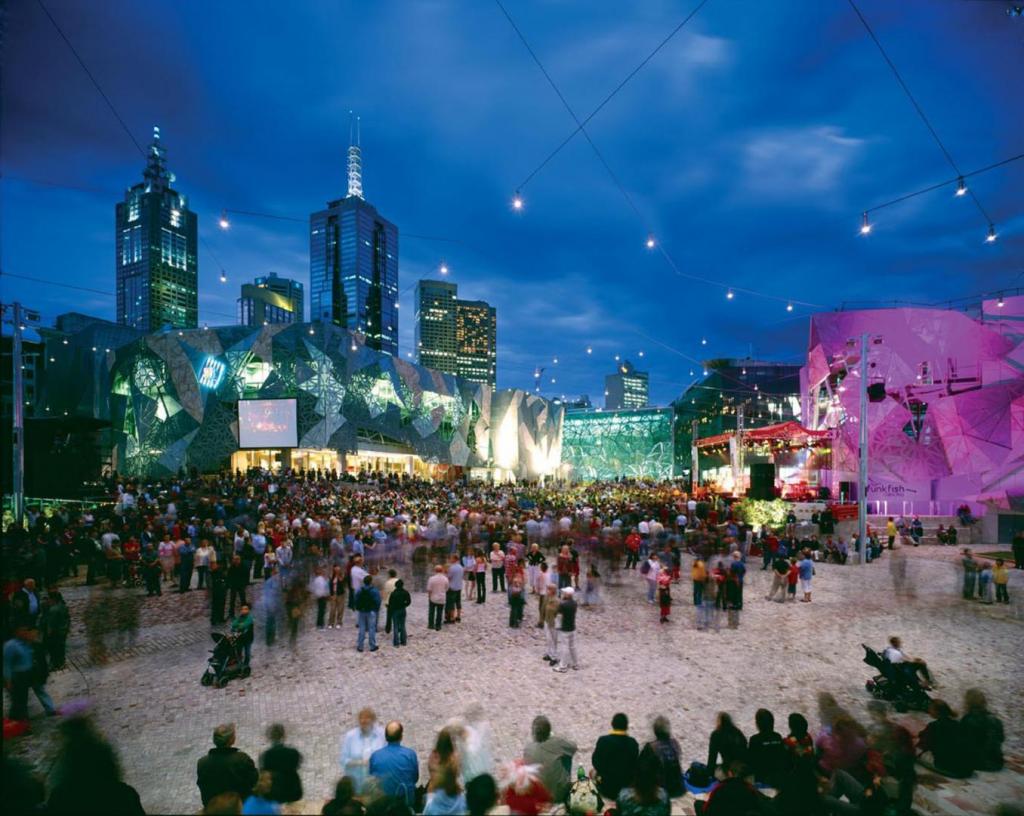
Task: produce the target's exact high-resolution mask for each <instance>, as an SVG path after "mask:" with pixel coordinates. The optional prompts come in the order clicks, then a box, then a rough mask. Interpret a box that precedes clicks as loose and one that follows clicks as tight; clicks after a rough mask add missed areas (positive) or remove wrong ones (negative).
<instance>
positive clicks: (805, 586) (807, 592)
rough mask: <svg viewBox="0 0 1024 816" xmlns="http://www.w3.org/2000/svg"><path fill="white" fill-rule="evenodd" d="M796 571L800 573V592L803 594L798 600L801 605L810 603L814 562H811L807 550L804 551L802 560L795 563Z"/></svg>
mask: <svg viewBox="0 0 1024 816" xmlns="http://www.w3.org/2000/svg"><path fill="white" fill-rule="evenodd" d="M797 569H798V570H799V571H800V591H801V592H803V593H804V597H803V598H801V599H800V600H801V601H802V602H803V603H810V602H811V578H812V577H813V576H814V562H813V561H812V560H811V553H810V551H809V550H804V552H803V558H801V559H800V561H799V563H797Z"/></svg>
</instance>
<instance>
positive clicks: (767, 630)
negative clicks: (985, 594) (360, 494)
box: [8, 547, 1024, 814]
mask: <svg viewBox="0 0 1024 816" xmlns="http://www.w3.org/2000/svg"><path fill="white" fill-rule="evenodd" d="M954 555H955V552H953V551H952V550H951V549H946V548H938V547H922V548H921V549H919V550H911V551H909V552H908V553H907V554H906V557H907V559H908V562H909V569H908V574H909V577H910V581H911V583H912V584H913V586H914V588H915V589H914V594H913V597H902V598H898V597H897V596H896V595H895V593H894V592H893V589H892V588H893V583H892V576H891V574H890V567H889V565H888V563H887V559H888V558H889V556H886V557H885V558H883V559H882V560H881V561H880V562H876V563H874V564H870V565H867V566H864V567H857V566H852V565H851V566H842V567H841V566H834V565H819V566H818V569H817V576H816V578H815V579H814V580H815V586H814V601H813V603H811V604H803V603H791V604H786V605H780V604H776V603H768V602H766V601H765V600H764V593H765V591H766V587H767V584H768V577H767V576H768V574H767V573H763V572H760V571H759V568H760V564H759V563H753V562H752V563H751V564H750V567H751V570H752V571H751V573H749V581H748V586H747V589H746V607H745V609H744V611H743V613H742V618H741V624H740V628H739V629H738V630H730V629H728V628H726V626H725V625H724V621H723V626H722V628H721V630H720V631H719V632H718V633H717V634H716V633H713V632H699V631H696V629H695V626H694V615H693V608H692V607H691V606H689V604H688V597H687V596H688V595H689V586H688V583H686V582H684V583H683V584H681V585H679V587H678V588H677V589H676V590H675V592H674V595H675V602H676V606H675V607H674V613H673V615H672V621H671V623H670V624H667V625H659V623H658V614H657V611H656V610H655V608H653V607H650V606H648V605H647V603H646V601H645V599H644V596H643V588H642V581H641V579H640V577H639V576H634V575H630V576H628V577H627V578H626V580H624V581H622V582H620V585H619V586H615V587H606V588H605V589H604V601H605V603H604V607H603V608H602V609H600V610H583V611H581V614H580V618H579V636H578V637H579V643H580V647H579V650H580V656H581V660H582V662H583V668H582V670H581V671H579V672H568V673H565V674H557V673H554V672H552V671H551V669H550V668H548V666H547V664H546V663H545V662H543V661H542V660H541V655H542V654H543V645H542V636H541V631H540V630H538V629H536V628H534V626H533V624H534V623H535V622H536V619H537V613H536V602H535V600H533V599H531V603H530V605H529V606H528V607H527V615H526V621H525V623H524V627H523V628H522V629H519V630H510V629H509V628H508V627H507V609H506V606H505V603H504V598H503V596H498V597H494V596H490V595H489V598H488V602H487V604H486V605H484V606H478V605H476V604H473V603H470V604H466V605H464V610H465V613H464V618H465V620H464V622H463V623H461V624H459V625H453V626H446V627H445V628H444V631H442V632H432V631H428V630H427V629H426V598H425V596H423V595H414V600H413V607H412V609H411V610H410V614H409V633H410V641H409V646H408V647H407V648H404V649H400V650H395V649H393V648H392V647H391V645H390V642H389V641H386V640H384V639H383V638H382V641H381V643H382V647H381V649H380V651H378V652H376V653H373V654H371V653H364V654H358V653H357V652H356V651H355V627H354V618H352V617H348V615H351V613H347V617H346V623H345V627H344V628H343V629H341V630H334V631H331V630H327V631H320V632H318V631H316V630H315V629H313V628H312V626H311V620H307V622H306V627H305V629H304V631H303V634H302V636H301V638H300V640H299V641H298V644H297V646H296V648H295V650H294V651H292V650H290V649H289V646H288V645H287V638H283V639H281V640H279V642H278V645H277V646H276V647H275V648H274V649H273V650H271V651H268V650H267V649H266V648H265V647H264V646H263V644H262V638H261V632H260V630H259V628H258V629H257V642H256V645H255V647H254V656H253V675H252V677H251V678H249V679H248V680H233V681H232V682H231V683H230V684H229V685H228V687H227V688H226V689H222V690H218V689H214V688H204V687H202V686H200V684H199V677H200V675H201V674H202V672H203V668H204V666H205V662H206V657H207V649H208V646H209V627H208V625H207V618H206V608H205V593H200V592H192V593H191V594H190V595H188V596H186V597H185V598H182V597H180V596H178V595H176V594H165V595H164V596H163V597H162V598H159V599H152V600H147V601H144V602H143V613H142V626H141V628H140V631H139V634H138V637H137V639H136V641H135V643H134V645H129V644H128V643H127V642H126V643H124V644H122V645H121V646H120V647H117V646H116V645H113V646H112V648H113V652H112V655H111V657H110V659H109V660H108V661H107V662H106V663H105V664H103V665H93V664H92V662H91V661H90V660H89V658H88V654H87V650H86V647H85V641H84V635H83V633H82V630H81V618H82V610H83V609H84V606H85V604H86V599H87V596H86V593H87V591H88V590H87V589H86V588H85V587H72V588H69V589H68V590H67V596H68V598H69V601H70V603H71V607H72V614H73V615H75V617H76V625H75V627H74V630H75V634H74V635H73V637H72V640H71V643H70V654H71V656H72V658H73V662H74V663H75V665H76V667H75V668H72V669H70V670H67V671H62V672H59V673H57V674H54V675H53V676H52V677H51V680H50V683H49V688H50V691H51V694H52V695H53V697H54V699H55V700H56V701H57V702H58V704H62V703H63V704H66V703H68V702H69V701H75V700H81V699H88V700H90V701H91V703H92V705H93V710H94V711H95V713H96V716H97V719H98V722H99V725H100V726H101V728H102V729H103V730H104V732H105V733H106V734H107V735H108V736H109V737H111V738H112V739H113V740H114V741H115V742H116V744H117V745H118V747H119V749H120V752H121V757H122V761H123V764H124V768H125V776H126V781H127V782H129V783H130V784H132V785H133V786H134V787H135V788H136V789H137V790H138V791H139V793H140V795H141V797H142V802H143V805H144V806H145V808H146V810H147V812H150V813H169V812H170V813H174V812H178V813H180V812H196V811H198V810H199V808H200V802H199V794H198V790H197V788H196V786H195V763H196V760H197V759H198V758H199V757H200V756H201V755H202V754H204V753H205V752H206V751H207V749H208V748H209V747H210V735H211V732H212V730H213V727H214V726H215V725H216V724H218V723H220V722H225V721H233V722H235V723H236V725H237V727H238V745H239V747H241V748H242V749H243V750H246V751H248V752H249V753H250V754H251V755H253V756H254V758H255V757H256V756H257V755H258V753H259V752H260V751H261V750H262V749H263V748H264V747H265V739H264V733H263V732H264V729H265V727H266V726H267V725H268V724H269V723H271V722H274V721H280V722H283V723H284V724H285V725H286V726H287V728H288V740H289V742H291V743H292V744H294V745H295V746H296V747H298V748H299V749H300V750H301V751H302V752H303V754H304V756H305V761H304V766H303V772H302V777H303V783H304V785H305V790H306V800H305V801H304V802H302V803H299V804H298V806H296V807H294V808H292V809H291V812H295V813H301V812H309V813H319V811H320V807H321V805H322V803H323V801H324V799H325V798H327V797H328V796H329V795H330V793H331V791H332V790H333V785H334V783H335V781H336V779H337V778H338V776H339V766H338V754H339V743H340V738H341V736H342V734H343V732H344V731H345V730H347V729H349V728H351V727H352V726H353V724H354V722H355V714H356V712H357V711H358V710H359V709H360V708H362V707H363V706H367V705H370V706H372V707H374V708H375V709H376V710H377V712H378V714H379V716H380V717H381V718H382V719H391V718H398V719H400V720H402V721H403V722H404V724H405V731H406V740H405V741H406V744H407V745H409V746H410V747H413V748H415V749H416V750H417V752H418V753H419V756H420V760H421V769H425V764H426V758H427V754H428V753H429V750H430V748H431V747H432V744H433V739H434V737H435V735H436V732H437V729H438V728H439V727H440V726H441V725H442V724H443V723H444V721H445V720H447V719H448V718H449V717H452V716H454V715H457V714H461V713H463V712H465V711H466V710H467V709H469V708H470V707H471V706H472V705H473V704H474V703H476V702H480V703H482V705H483V707H484V709H485V711H486V713H487V718H488V720H489V722H490V724H491V727H492V728H493V732H494V753H495V756H496V758H497V759H499V760H504V759H509V758H514V757H517V756H519V753H520V751H521V749H522V746H523V744H524V743H525V742H526V741H527V740H528V738H529V725H530V721H531V719H532V718H533V716H534V715H535V714H537V713H541V712H543V713H545V714H547V715H548V716H549V717H550V719H551V721H552V723H553V726H554V729H555V732H556V733H557V734H561V735H564V736H566V737H569V738H571V739H573V740H575V741H576V742H577V743H578V744H579V746H580V754H579V755H578V757H577V764H578V763H579V761H582V762H583V763H584V764H585V765H586V766H587V767H588V768H589V759H590V753H591V751H592V749H593V746H594V742H595V740H596V739H597V738H598V737H599V736H600V735H601V734H602V733H605V732H606V731H607V729H608V721H609V719H610V717H611V715H612V714H613V713H615V712H616V711H624V712H626V713H627V714H628V715H629V717H630V719H631V722H632V731H633V733H634V735H635V736H636V737H637V738H638V739H640V740H641V741H643V740H645V739H648V738H649V734H650V728H649V725H650V721H651V720H652V718H653V717H654V715H656V714H659V713H663V714H666V715H668V716H669V718H670V720H671V722H672V726H673V730H674V732H675V735H676V736H677V738H678V739H679V740H680V742H681V743H682V746H683V749H684V750H683V755H684V758H685V759H686V761H687V762H689V761H691V760H700V761H704V758H705V757H706V752H707V739H708V735H709V733H710V731H711V728H712V727H713V722H714V717H715V713H716V712H717V711H719V710H727V711H730V712H732V714H733V716H734V718H735V720H736V722H737V724H738V725H739V726H740V727H741V729H742V730H743V731H744V732H745V733H747V734H748V735H749V734H750V733H751V732H752V731H753V720H754V711H755V710H756V709H757V708H759V707H761V706H766V707H768V708H770V709H772V710H773V711H774V712H775V714H776V721H777V724H778V727H779V729H780V730H784V728H785V717H786V715H787V714H788V713H789V712H790V711H794V710H796V711H801V712H804V713H805V714H806V715H807V716H808V719H809V720H810V721H811V724H812V729H816V728H817V712H816V709H815V695H816V693H817V692H818V691H822V690H827V691H830V692H832V693H833V694H834V695H835V696H836V698H837V699H838V700H839V702H840V704H841V705H843V706H846V707H848V708H849V709H850V710H851V711H852V712H853V713H854V714H855V715H856V716H858V717H863V716H864V715H865V714H866V711H865V704H866V703H867V702H868V700H869V699H870V698H869V695H868V694H867V692H866V691H865V689H864V681H865V680H866V679H867V678H868V677H869V676H870V675H871V670H870V669H869V667H868V666H866V665H865V664H864V663H862V662H861V658H862V650H861V648H860V644H861V643H862V642H863V643H867V644H871V645H874V646H876V647H878V648H881V647H882V646H883V645H884V644H885V640H886V638H887V637H888V636H889V635H891V634H899V635H901V636H902V637H903V640H904V645H905V647H906V649H907V651H908V652H910V653H911V654H914V655H918V656H920V657H923V658H924V659H926V660H927V661H928V664H929V666H930V667H931V669H932V671H933V673H934V674H935V676H936V678H937V680H938V682H939V684H940V689H939V691H938V692H937V693H938V695H941V696H942V697H943V698H944V699H946V700H947V701H948V702H950V703H951V704H952V705H953V706H954V708H959V707H960V705H961V703H962V699H963V693H964V691H965V690H966V689H967V688H970V687H972V686H978V687H980V688H982V689H983V690H984V691H985V692H986V693H987V694H988V695H989V699H990V702H991V705H992V708H993V710H994V711H995V712H997V713H998V714H999V715H1000V716H1001V717H1002V718H1003V721H1004V723H1005V725H1006V730H1007V744H1006V746H1005V748H1006V751H1007V755H1008V757H1009V766H1008V769H1007V770H1006V771H1004V772H1003V773H1001V774H982V775H979V776H976V777H975V778H974V779H972V780H969V781H967V782H957V783H952V782H944V783H942V784H939V780H938V778H937V777H934V776H930V775H927V774H924V775H922V779H921V783H922V784H921V785H920V788H919V794H918V808H919V810H920V811H921V812H922V813H952V814H957V813H985V812H991V811H992V809H993V807H994V805H995V804H996V803H998V802H1000V801H1003V802H1007V801H1010V802H1012V801H1015V802H1020V801H1024V777H1022V772H1024V722H1022V719H1024V714H1022V706H1021V700H1022V699H1024V681H1022V674H1021V669H1022V667H1024V656H1022V648H1021V646H1022V644H1024V619H1022V617H1024V616H1022V613H1021V605H1020V604H1021V600H1022V598H1024V574H1022V573H1020V572H1015V573H1014V574H1013V576H1012V579H1011V585H1010V593H1011V598H1013V600H1014V604H1013V605H1012V606H1010V607H1005V606H983V605H981V604H979V603H977V602H973V603H969V602H963V601H961V600H960V599H959V592H958V576H957V573H956V568H955V565H954V562H953V556H954ZM688 565H689V561H688V560H687V563H686V565H685V566H686V567H688ZM686 574H687V573H686V571H685V570H684V575H686ZM118 592H125V593H127V592H128V590H124V591H118ZM32 706H35V703H34V701H33V702H32ZM32 710H33V713H34V716H36V715H39V714H40V712H39V711H38V708H37V707H34V708H33V709H32ZM897 719H899V720H900V721H902V722H904V723H905V724H907V725H908V726H910V727H911V728H912V730H915V731H916V730H917V729H919V728H920V727H921V726H922V725H923V724H924V722H925V719H924V716H923V715H921V714H908V715H897ZM33 727H34V730H35V734H34V735H33V736H31V737H28V738H23V739H20V740H18V741H17V742H16V743H13V744H9V745H8V750H12V751H14V752H15V753H18V754H22V755H24V756H27V757H29V758H30V759H32V760H33V761H36V762H38V763H40V765H41V767H43V768H45V763H46V762H47V756H46V753H47V751H48V750H49V746H50V744H51V741H50V740H49V739H48V738H47V736H48V735H49V734H50V733H51V732H52V731H53V729H54V727H55V724H54V723H53V722H52V721H47V720H44V719H43V718H42V717H37V718H36V719H34V722H33ZM674 810H676V811H677V812H680V813H690V812H692V801H691V800H689V799H688V798H684V799H681V800H677V801H676V803H675V807H674Z"/></svg>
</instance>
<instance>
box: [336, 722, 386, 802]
mask: <svg viewBox="0 0 1024 816" xmlns="http://www.w3.org/2000/svg"><path fill="white" fill-rule="evenodd" d="M384 744H385V739H384V729H383V728H381V727H380V725H379V724H378V723H377V715H376V713H374V710H373V709H372V708H364V709H362V710H361V711H360V712H359V725H358V727H356V728H353V729H352V730H351V731H349V732H348V733H346V734H345V737H344V738H343V739H342V742H341V772H342V773H343V774H345V776H348V777H349V778H351V779H352V786H353V787H354V788H355V792H356V795H360V794H362V793H363V792H364V791H365V789H366V782H367V778H368V777H369V769H370V757H371V756H373V753H374V751H377V750H378V749H380V748H383V747H384Z"/></svg>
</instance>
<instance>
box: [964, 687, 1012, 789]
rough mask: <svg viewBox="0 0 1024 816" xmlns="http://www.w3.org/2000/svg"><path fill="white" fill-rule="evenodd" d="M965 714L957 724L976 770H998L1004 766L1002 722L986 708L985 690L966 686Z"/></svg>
mask: <svg viewBox="0 0 1024 816" xmlns="http://www.w3.org/2000/svg"><path fill="white" fill-rule="evenodd" d="M964 710H965V712H966V713H965V714H964V716H963V717H961V718H960V728H961V730H962V732H963V739H964V742H966V743H967V753H968V755H969V756H970V757H971V758H972V760H973V764H974V769H975V770H976V771H1001V770H1002V769H1003V739H1004V737H1005V734H1004V731H1003V724H1002V722H1001V721H1000V720H999V718H998V717H997V716H995V714H992V713H991V712H990V711H989V710H988V701H987V700H986V699H985V694H984V692H982V691H981V690H979V689H976V688H972V689H967V692H966V693H965V694H964Z"/></svg>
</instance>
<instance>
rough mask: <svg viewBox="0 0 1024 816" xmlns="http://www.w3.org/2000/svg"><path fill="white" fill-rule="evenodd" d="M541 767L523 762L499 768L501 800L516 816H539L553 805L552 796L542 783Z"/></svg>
mask: <svg viewBox="0 0 1024 816" xmlns="http://www.w3.org/2000/svg"><path fill="white" fill-rule="evenodd" d="M539 771H540V766H538V765H529V764H527V763H525V762H523V761H521V760H517V761H513V762H505V763H503V764H502V765H500V766H499V767H498V786H499V788H500V789H501V799H502V801H503V802H504V803H505V805H506V806H507V807H508V809H509V813H515V814H516V816H537V814H538V813H540V812H541V811H543V810H546V808H547V806H548V805H550V804H551V794H550V793H548V791H547V789H546V788H545V787H544V785H543V784H542V783H541V781H540V776H539V775H538V774H539Z"/></svg>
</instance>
